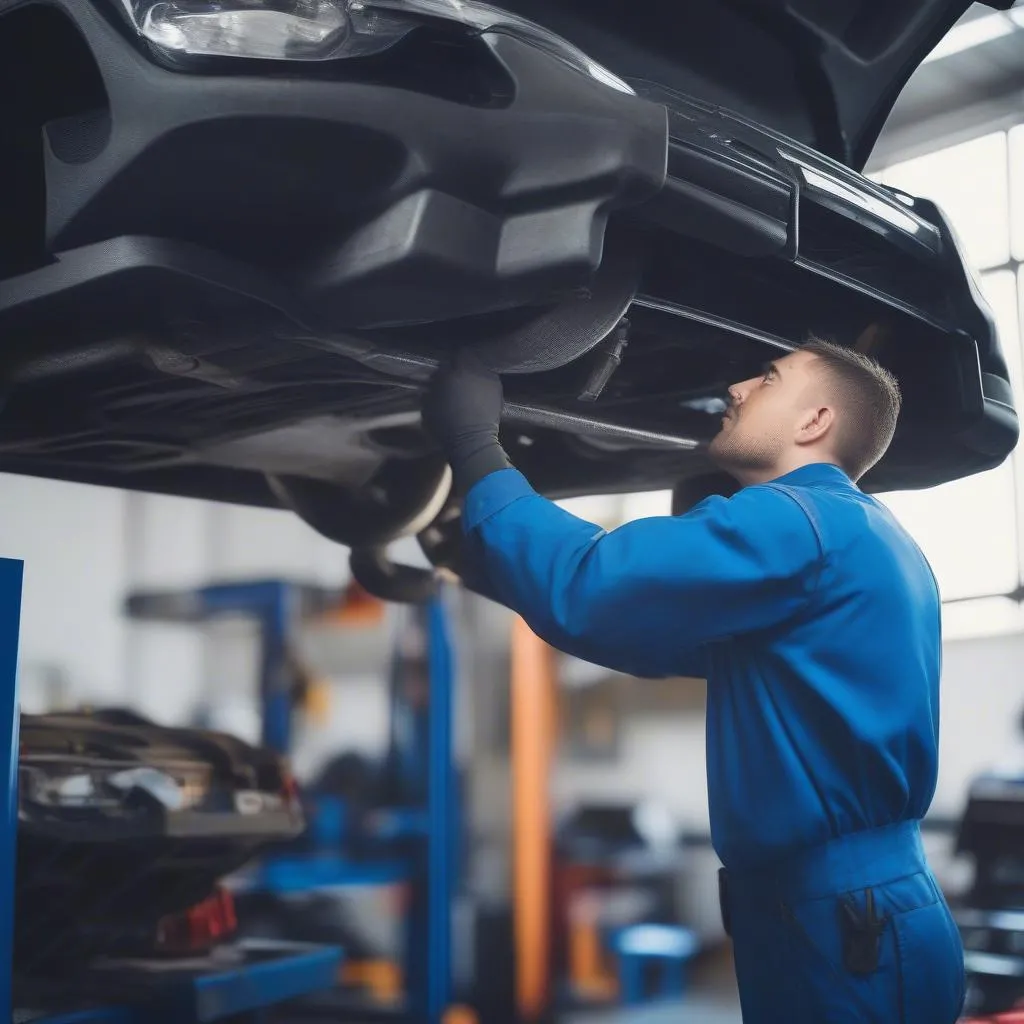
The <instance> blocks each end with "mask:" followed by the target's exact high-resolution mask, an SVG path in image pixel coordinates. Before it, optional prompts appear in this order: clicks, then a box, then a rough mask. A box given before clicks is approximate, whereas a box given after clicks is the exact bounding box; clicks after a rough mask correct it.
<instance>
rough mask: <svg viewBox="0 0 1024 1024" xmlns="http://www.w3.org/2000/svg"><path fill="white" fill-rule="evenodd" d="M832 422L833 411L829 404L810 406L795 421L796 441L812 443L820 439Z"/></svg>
mask: <svg viewBox="0 0 1024 1024" xmlns="http://www.w3.org/2000/svg"><path fill="white" fill-rule="evenodd" d="M834 424H835V413H834V412H833V411H832V407H831V406H828V405H822V406H818V407H812V408H810V409H808V410H807V412H805V413H804V415H803V416H802V417H801V418H800V421H799V422H798V423H797V430H796V443H797V444H813V443H814V442H815V441H820V440H821V439H822V438H823V437H825V436H826V435H827V434H828V432H829V431H830V430H831V429H832V428H833V426H834Z"/></svg>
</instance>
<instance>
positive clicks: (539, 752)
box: [511, 616, 556, 1021]
mask: <svg viewBox="0 0 1024 1024" xmlns="http://www.w3.org/2000/svg"><path fill="white" fill-rule="evenodd" d="M555 684H556V680H555V660H554V652H553V651H552V649H551V648H550V647H548V645H547V644H546V643H544V641H543V640H541V639H540V637H538V636H537V635H536V634H535V633H534V632H533V631H532V630H531V629H530V627H529V626H528V625H527V624H526V623H525V622H524V621H523V620H522V619H521V618H519V617H518V616H517V617H516V618H515V619H514V620H513V623H512V694H511V698H512V791H513V792H512V798H513V842H514V848H515V887H514V893H515V903H514V913H515V949H516V1004H517V1008H518V1010H519V1019H520V1020H522V1021H536V1020H540V1019H541V1018H542V1017H543V1016H544V1014H545V1012H546V1010H547V1009H548V1005H549V1002H550V998H551V978H550V973H549V971H550V959H551V955H550V941H551V938H550V936H551V798H550V792H549V780H550V776H551V764H552V760H553V757H554V744H555V731H556V722H555Z"/></svg>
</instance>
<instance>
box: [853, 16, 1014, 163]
mask: <svg viewBox="0 0 1024 1024" xmlns="http://www.w3.org/2000/svg"><path fill="white" fill-rule="evenodd" d="M1013 116H1016V117H1017V119H1020V118H1021V117H1022V116H1024V4H1022V3H1021V2H1018V3H1017V4H1016V6H1014V7H1013V8H1012V9H1011V10H1009V11H995V10H992V8H990V7H986V6H984V5H982V4H977V3H976V4H974V5H973V6H972V7H970V8H969V9H968V10H967V12H966V13H965V14H964V16H963V17H962V18H961V19H960V21H959V22H957V24H956V25H955V26H954V27H953V28H952V29H951V30H950V31H949V33H948V35H947V36H946V37H945V39H943V41H942V42H941V43H940V44H939V45H938V46H937V47H936V48H935V50H934V51H932V53H931V54H930V55H929V57H928V58H927V59H926V60H925V62H924V63H923V64H922V65H921V66H920V68H918V70H917V71H916V72H915V73H914V75H913V77H912V78H911V79H910V81H909V82H908V83H907V85H906V87H905V88H904V90H903V92H902V94H901V95H900V98H899V100H898V101H897V103H896V106H895V107H894V108H893V111H892V114H891V115H890V116H889V120H888V122H887V123H886V127H885V130H884V131H883V132H882V135H881V137H880V138H879V140H878V143H877V144H876V146H875V149H874V152H873V153H872V157H871V160H870V161H869V163H868V170H869V171H870V170H877V169H878V168H880V167H882V166H884V165H885V164H888V163H892V162H893V160H894V159H895V158H896V157H897V156H898V157H900V158H903V157H908V156H912V155H915V154H917V153H920V152H923V151H925V150H927V149H931V148H934V143H935V141H936V140H937V139H942V140H943V141H946V140H948V141H955V139H956V137H957V136H964V135H966V134H970V133H972V131H974V130H976V129H977V127H978V126H979V125H985V126H988V125H992V126H993V127H995V126H996V124H997V123H998V122H1000V121H1002V120H1004V119H1009V118H1011V117H1013Z"/></svg>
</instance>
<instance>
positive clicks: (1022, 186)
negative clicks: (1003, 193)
mask: <svg viewBox="0 0 1024 1024" xmlns="http://www.w3.org/2000/svg"><path fill="white" fill-rule="evenodd" d="M1010 221H1011V225H1012V231H1013V258H1014V259H1015V260H1024V125H1017V127H1016V128H1014V129H1013V131H1011V132H1010Z"/></svg>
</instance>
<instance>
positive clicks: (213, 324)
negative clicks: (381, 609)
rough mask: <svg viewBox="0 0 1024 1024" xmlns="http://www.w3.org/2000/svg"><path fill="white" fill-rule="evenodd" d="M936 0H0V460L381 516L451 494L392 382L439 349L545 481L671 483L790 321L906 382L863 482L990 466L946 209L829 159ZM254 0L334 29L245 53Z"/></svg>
mask: <svg viewBox="0 0 1024 1024" xmlns="http://www.w3.org/2000/svg"><path fill="white" fill-rule="evenodd" d="M966 6H967V4H966V3H965V2H959V0H957V2H953V0H922V2H910V0H908V2H905V3H898V4H890V5H886V6H885V9H884V10H881V9H880V8H879V6H878V5H874V4H869V3H866V2H863V0H842V2H836V3H834V4H830V5H821V4H819V3H815V2H811V0H731V2H730V0H715V2H712V0H700V2H691V3H687V4H686V5H677V4H670V3H668V2H661V0H657V2H656V0H647V2H643V3H637V4H633V5H629V13H628V15H627V13H626V12H625V8H624V6H623V5H620V4H616V3H613V2H611V0H603V2H597V0H592V2H586V3H584V2H583V0H559V2H557V3H556V2H554V0H548V2H546V3H543V4H541V3H535V2H533V0H514V2H511V3H508V4H506V5H505V8H504V10H502V11H498V10H496V9H495V8H489V7H486V5H483V4H473V3H456V2H454V0H451V2H449V0H381V2H362V0H232V2H229V3H225V4H221V5H217V10H219V11H223V10H227V11H228V12H229V13H231V12H233V16H235V21H232V22H227V21H226V22H224V23H223V24H218V25H217V33H220V34H219V35H218V34H217V33H212V34H211V32H210V31H209V27H210V24H211V23H210V21H209V18H210V17H212V16H213V15H211V13H210V12H211V10H213V8H214V5H212V4H209V3H207V2H205V0H174V2H173V3H169V4H154V3H151V2H147V0H88V2H82V0H77V2H74V3H72V2H71V0H57V2H46V3H42V2H37V0H15V2H13V3H12V2H10V0H7V2H4V3H0V123H3V125H4V127H5V130H6V135H7V138H8V139H10V140H11V141H10V143H8V144H7V148H6V150H5V154H4V163H5V188H4V189H3V195H2V198H0V210H2V221H3V223H4V225H5V227H4V230H3V233H2V237H0V338H2V339H3V347H2V350H0V353H2V354H0V372H2V373H3V375H4V378H5V385H6V386H5V388H4V394H3V397H4V407H3V414H2V417H0V470H3V471H7V472H14V473H27V474H35V475H41V476H47V477H53V478H60V479H66V480H75V481H83V482H89V483H98V484H106V485H112V486H118V487H124V488H129V489H137V490H146V491H154V492H163V493H169V494H178V495H188V496H195V497H202V498H209V499H214V500H221V501H230V502H240V503H246V504H252V505H264V506H281V507H286V508H291V509H293V510H294V511H296V512H298V513H299V514H300V515H302V516H303V518H305V519H306V520H307V521H308V522H310V523H311V525H313V526H314V527H315V528H317V529H319V530H320V531H321V532H323V533H325V534H326V535H328V536H330V537H332V538H333V539H335V540H337V541H339V542H341V543H344V544H348V545H350V546H352V547H353V548H356V549H359V550H364V551H367V550H374V551H379V550H380V549H381V548H382V547H383V546H384V545H386V544H387V543H389V542H390V541H392V540H394V539H396V538H398V537H399V536H402V535H404V534H409V533H418V532H421V531H422V530H423V529H424V528H425V527H427V526H429V524H430V523H431V521H433V520H434V519H435V517H437V516H438V515H439V514H441V515H444V514H446V513H445V512H444V509H445V508H447V514H448V515H449V516H450V514H451V501H450V500H448V479H449V474H448V472H447V469H446V467H445V466H444V462H443V459H442V458H441V456H440V453H439V452H438V451H437V450H436V448H435V446H434V445H433V444H432V442H431V441H430V439H429V438H428V437H427V436H426V435H425V434H424V433H423V432H422V430H421V429H420V426H419V402H420V395H421V393H422V389H423V387H424V384H425V382H426V381H427V380H428V379H429V376H430V374H431V373H432V372H433V369H434V368H435V367H436V366H437V364H438V362H439V361H440V360H443V359H444V358H445V357H446V355H447V354H448V353H450V352H451V351H452V350H453V349H454V348H455V347H457V346H461V345H471V346H473V347H474V348H475V349H476V350H477V351H478V353H479V354H480V356H481V358H483V359H484V360H485V361H486V362H487V363H488V364H489V365H490V366H492V367H493V368H494V369H496V370H498V371H500V372H501V373H502V374H503V375H504V376H505V383H506V397H507V407H506V415H505V418H504V427H503V429H504V438H503V440H504V442H505V444H506V446H507V448H508V450H509V452H510V454H511V455H512V458H513V460H514V462H515V463H516V465H517V466H518V467H519V468H521V469H522V470H523V471H524V473H525V474H526V475H527V477H528V478H529V479H530V480H531V482H532V483H533V484H534V485H535V486H536V487H537V488H538V489H539V490H540V491H541V492H543V493H545V494H547V495H549V496H552V497H556V498H557V497H567V496H572V495H582V494H591V493H610V492H624V491H637V490H653V489H663V488H676V489H677V493H678V495H679V507H685V505H686V504H687V503H689V502H691V501H692V500H693V499H694V498H696V497H699V496H702V495H703V494H704V493H707V492H708V491H713V490H715V489H718V488H722V487H724V486H725V482H724V481H723V480H722V478H720V477H719V476H718V475H717V474H716V473H715V472H714V469H713V467H712V466H711V465H710V463H709V462H708V461H707V459H706V457H705V456H704V455H703V448H704V446H705V445H706V443H707V441H708V440H709V439H710V437H711V436H712V435H713V433H714V432H715V431H716V429H717V426H718V422H719V414H720V412H721V410H722V408H723V404H722V400H723V396H724V395H725V388H726V386H727V384H728V383H729V382H730V381H733V380H737V379H743V378H746V377H749V376H751V375H752V374H753V373H755V372H756V371H757V370H758V368H759V367H760V366H761V365H762V364H764V363H765V362H766V361H769V360H770V359H771V358H772V357H773V356H774V355H776V354H778V353H779V352H785V351H789V350H791V349H793V348H794V347H797V346H799V345H800V344H801V343H803V342H804V341H805V340H807V338H808V337H810V336H811V335H819V336H824V337H828V338H831V339H834V340H836V341H839V342H841V343H843V344H848V345H855V346H857V347H859V348H860V349H862V350H864V351H867V352H870V353H871V354H873V355H875V356H877V357H878V358H879V359H880V360H881V361H882V362H883V363H884V364H885V365H887V366H889V368H890V369H892V370H893V371H894V372H895V373H896V375H897V376H898V378H899V380H900V384H901V387H902V390H903V392H904V414H903V416H902V419H901V423H900V426H899V429H898V432H897V436H896V438H895V441H894V443H893V445H892V448H891V450H890V452H889V454H888V455H887V456H886V458H885V459H884V460H883V461H882V462H881V463H880V464H879V465H878V466H877V467H876V468H875V469H874V470H873V471H872V472H871V474H870V475H869V476H868V477H867V478H865V480H864V486H865V487H866V489H869V490H875V491H878V490H888V489H895V488H916V487H927V486H932V485H934V484H938V483H941V482H944V481H948V480H952V479H956V478H959V477H963V476H966V475H969V474H972V473H977V472H980V471H983V470H985V469H988V468H991V467H993V466H995V465H998V464H999V463H1000V462H1001V461H1002V460H1003V459H1004V458H1005V457H1006V456H1007V454H1008V453H1009V452H1010V451H1011V450H1012V449H1013V447H1014V445H1015V443H1016V440H1017V436H1018V422H1017V414H1016V412H1015V410H1014V407H1013V402H1012V396H1011V391H1010V385H1009V377H1008V372H1007V368H1006V364H1005V361H1004V359H1003V357H1002V355H1001V353H1000V348H999V341H998V338H997V336H996V331H995V327H994V322H993V318H992V315H991V313H990V311H989V310H988V308H987V306H986V304H985V302H984V300H983V299H982V298H981V296H980V294H979V292H978V290H977V287H976V285H975V283H974V281H973V279H972V277H971V274H970V272H969V270H968V269H967V267H966V265H965V262H964V259H963V256H962V255H961V253H960V250H959V248H958V245H957V242H956V239H955V237H954V234H953V232H952V231H951V229H950V227H949V225H948V223H947V222H946V220H945V218H944V217H943V215H942V213H941V211H939V210H938V209H937V208H936V207H935V206H934V205H933V204H932V203H930V202H927V201H925V200H921V199H916V198H914V197H910V196H905V195H902V194H898V193H896V192H894V191H892V190H890V189H886V188H884V187H882V186H879V185H876V184H874V183H872V182H870V181H868V180H867V179H865V178H864V177H862V176H861V175H860V174H859V173H857V172H858V170H859V168H861V167H862V166H863V164H864V162H865V160H866V159H867V156H868V153H869V152H870V149H871V146H872V145H873V143H874V140H875V138H876V137H877V135H878V132H879V131H880V129H881V126H882V124H883V122H884V120H885V117H886V115H887V113H888V111H889V109H890V108H891V106H892V103H893V102H894V100H895V98H896V96H897V95H898V93H899V90H900V88H902V85H903V84H904V82H905V81H906V79H907V77H909V75H910V73H911V72H912V71H913V69H914V68H915V67H916V66H917V64H918V63H919V62H920V60H921V59H922V58H923V57H924V55H925V54H926V53H927V52H928V49H929V48H930V47H931V46H932V45H934V43H935V42H936V41H937V40H938V39H939V38H941V36H942V35H943V34H944V33H945V31H946V30H947V29H948V28H949V26H950V25H951V24H952V23H953V22H954V21H955V20H956V18H957V17H959V15H960V14H961V13H962V12H963V10H964V9H965V7H966ZM156 8H161V9H162V11H163V13H162V15H161V16H164V17H165V19H167V18H170V19H171V20H169V21H166V23H163V24H157V23H156V22H155V21H154V19H155V18H157V16H158V13H159V12H157V13H154V10H155V9H156ZM267 11H272V12H273V13H274V15H275V16H280V17H283V18H289V17H290V18H292V19H293V20H294V19H296V18H298V19H299V21H301V22H302V26H301V27H303V29H304V30H305V29H306V28H308V26H309V24H312V23H313V22H314V21H315V18H319V17H321V16H326V15H325V12H327V13H328V14H331V15H332V16H335V15H336V16H337V18H338V20H337V21H336V22H334V23H332V25H333V26H334V31H335V34H334V36H333V37H330V36H329V34H328V37H327V43H324V42H323V36H315V34H314V37H315V38H314V41H315V42H316V41H319V42H317V45H320V46H321V47H322V49H321V50H320V51H317V52H316V59H314V58H313V57H311V56H310V53H312V52H313V50H307V51H301V52H300V50H301V48H300V50H295V49H294V47H293V49H292V50H290V51H287V52H285V53H283V54H277V53H273V54H270V53H268V52H265V51H266V46H267V45H269V44H267V43H266V39H267V38H270V37H272V35H273V34H272V33H270V36H267V35H264V36H258V35H253V36H252V40H255V42H253V41H252V40H250V39H249V37H247V36H246V34H245V33H246V29H245V27H244V24H243V23H244V16H246V15H252V14H253V13H256V14H261V13H262V14H266V13H267ZM168 12H170V14H168ZM172 16H173V17H177V19H178V20H177V21H174V20H173V17H172ZM217 16H219V15H217ZM203 18H206V19H207V20H206V21H203ZM303 18H305V21H302V19H303ZM346 18H347V19H348V20H347V21H345V20H344V19H346ZM275 24H277V23H276V22H275ZM154 26H155V27H154ZM196 26H198V28H197V27H196ZM225 26H227V27H226V28H225ZM239 26H242V27H239ZM338 26H340V27H338ZM314 27H315V25H314ZM174 33H177V35H175V34H174ZM190 33H191V35H190ZM225 33H226V34H225ZM232 33H234V34H233V35H232ZM346 33H347V35H346ZM555 33H557V34H555ZM303 38H306V37H303ZM225 39H226V40H227V42H225ZM211 40H214V41H213V42H211ZM239 40H240V41H239ZM250 43H251V45H250ZM229 44H230V45H229ZM328 44H329V45H328ZM290 45H292V44H290ZM310 45H311V46H312V45H313V44H310ZM232 46H233V47H234V49H231V47H232ZM247 46H249V47H250V48H249V49H246V47H247ZM259 46H263V47H264V50H262V51H259V52H257V51H258V50H259ZM314 49H315V47H314ZM295 53H298V54H299V56H297V57H295V58H294V59H291V58H290V56H289V55H290V54H295ZM446 501H447V505H446ZM428 553H432V552H430V551H428ZM385 576H386V574H384V575H383V576H382V575H378V576H377V577H375V578H374V582H373V585H374V586H375V588H376V589H377V590H378V591H379V592H382V593H384V594H385V595H386V596H397V594H398V590H397V589H394V588H393V589H392V590H390V591H389V585H388V583H387V580H386V578H384V577H385Z"/></svg>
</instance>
